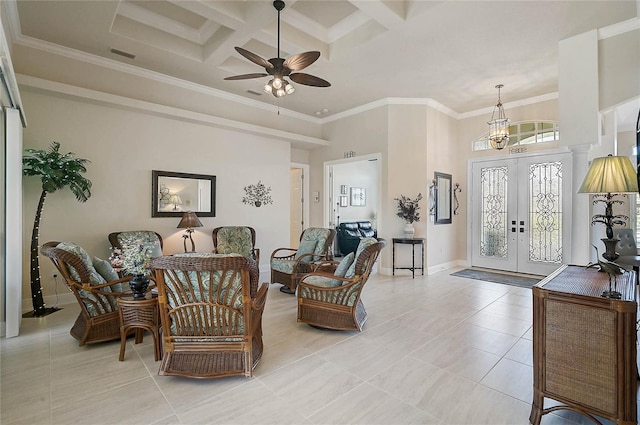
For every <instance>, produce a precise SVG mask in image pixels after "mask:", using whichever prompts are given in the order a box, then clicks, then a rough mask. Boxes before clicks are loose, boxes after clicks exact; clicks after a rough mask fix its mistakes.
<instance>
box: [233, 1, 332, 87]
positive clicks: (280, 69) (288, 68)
mask: <svg viewBox="0 0 640 425" xmlns="http://www.w3.org/2000/svg"><path fill="white" fill-rule="evenodd" d="M273 7H274V8H275V9H276V10H277V11H278V57H276V58H271V59H269V60H266V59H263V58H262V57H260V56H258V55H256V54H255V53H252V52H250V51H248V50H246V49H243V48H242V47H236V48H235V49H236V51H237V52H238V53H240V54H241V55H242V56H244V57H245V58H247V59H249V60H250V61H251V62H253V63H255V64H256V65H259V66H261V67H263V68H264V70H265V71H266V73H253V74H242V75H234V76H232V77H227V78H225V80H248V79H250V78H261V77H268V76H272V77H273V78H272V79H271V80H269V82H268V83H267V84H265V86H264V91H265V92H266V93H270V94H272V95H274V96H275V97H278V98H280V97H284V96H286V95H288V94H292V93H293V92H295V91H296V89H295V87H294V86H293V84H291V83H290V82H289V81H287V80H286V79H285V78H284V77H289V78H290V79H291V80H292V81H295V82H296V83H298V84H303V85H306V86H313V87H330V86H331V83H329V82H328V81H326V80H323V79H322V78H319V77H316V76H314V75H310V74H305V73H303V72H294V71H300V70H301V69H304V68H306V67H308V66H309V65H311V64H312V63H314V62H315V61H316V60H318V58H319V57H320V52H317V51H312V52H304V53H300V54H297V55H293V56H291V57H290V58H289V59H287V60H285V59H283V58H281V57H280V11H281V10H282V9H284V2H283V1H282V0H276V1H274V2H273Z"/></svg>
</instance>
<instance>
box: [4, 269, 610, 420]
mask: <svg viewBox="0 0 640 425" xmlns="http://www.w3.org/2000/svg"><path fill="white" fill-rule="evenodd" d="M453 271H455V270H448V271H444V272H441V273H438V274H434V275H431V276H424V277H423V276H416V278H415V279H411V276H395V277H391V276H381V275H377V276H373V277H372V278H371V279H370V281H369V282H368V283H367V285H366V286H365V289H364V292H363V300H364V302H365V305H366V306H367V310H368V313H369V320H368V322H367V323H366V325H365V328H364V331H363V332H362V333H356V332H339V331H325V330H320V329H316V328H311V327H309V326H307V325H304V324H300V323H297V322H296V299H295V297H294V296H291V295H286V294H283V293H281V292H280V291H278V288H279V286H280V285H277V284H274V285H271V287H270V290H269V296H268V301H267V305H266V309H265V314H264V325H263V326H264V341H265V350H264V355H263V358H262V360H261V362H260V364H259V365H258V367H257V368H256V370H255V376H254V377H253V378H248V379H247V378H243V377H237V378H226V379H217V380H193V379H186V378H178V377H161V376H158V375H157V370H158V364H159V363H157V362H154V360H153V347H152V345H151V341H152V338H151V337H150V336H149V335H147V336H146V337H145V340H144V342H143V343H142V344H138V345H135V344H134V343H133V340H131V339H130V340H129V342H128V344H127V351H126V356H125V361H124V362H119V361H118V352H119V342H117V341H116V342H112V343H103V344H97V345H93V346H85V347H78V344H77V341H75V340H74V339H73V338H72V337H71V336H70V335H69V329H70V327H71V325H72V323H73V320H74V319H75V316H76V315H77V313H78V308H77V307H76V306H75V305H65V306H64V309H63V310H61V311H58V312H56V313H54V314H52V315H49V316H47V317H45V318H40V319H24V320H23V326H22V333H21V335H20V336H19V337H17V338H12V339H2V340H0V343H1V349H0V355H1V357H0V361H1V373H2V374H1V381H0V384H1V387H0V388H1V400H0V401H1V405H0V408H1V414H0V415H1V416H0V423H2V424H4V425H9V424H217V423H220V424H414V423H415V424H527V423H528V418H529V412H530V403H531V399H532V360H531V352H532V348H531V345H532V342H531V338H532V330H531V323H532V300H531V290H530V289H525V288H518V287H513V286H507V285H501V284H494V283H487V282H481V281H475V280H471V279H466V278H461V277H455V276H450V273H451V272H453ZM542 423H543V424H565V425H573V424H576V423H577V424H586V423H590V422H589V421H587V420H586V419H585V418H583V417H581V416H579V415H577V414H575V413H572V412H569V411H559V412H558V413H552V414H548V415H545V416H544V417H543V421H542ZM605 423H609V422H606V421H605Z"/></svg>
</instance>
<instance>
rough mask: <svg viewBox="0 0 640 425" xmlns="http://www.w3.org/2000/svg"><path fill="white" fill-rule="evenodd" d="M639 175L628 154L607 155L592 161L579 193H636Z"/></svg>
mask: <svg viewBox="0 0 640 425" xmlns="http://www.w3.org/2000/svg"><path fill="white" fill-rule="evenodd" d="M636 192H638V177H637V175H636V170H635V169H634V167H633V164H631V160H630V159H629V158H628V157H626V156H611V155H609V156H605V157H602V158H596V159H594V160H593V162H591V166H590V167H589V170H588V171H587V175H586V176H585V178H584V181H583V182H582V186H580V189H579V190H578V193H636Z"/></svg>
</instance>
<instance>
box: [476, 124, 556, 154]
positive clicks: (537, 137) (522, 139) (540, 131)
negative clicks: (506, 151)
mask: <svg viewBox="0 0 640 425" xmlns="http://www.w3.org/2000/svg"><path fill="white" fill-rule="evenodd" d="M488 138H489V132H488V131H487V132H486V133H484V134H483V135H482V136H480V137H479V138H477V139H476V140H474V142H473V150H474V151H484V150H489V149H492V148H491V145H490V144H489V140H488ZM558 140H560V134H559V131H558V123H557V122H556V121H523V122H518V123H514V124H511V125H510V126H509V144H508V145H507V146H520V145H530V144H533V143H547V142H557V141H558Z"/></svg>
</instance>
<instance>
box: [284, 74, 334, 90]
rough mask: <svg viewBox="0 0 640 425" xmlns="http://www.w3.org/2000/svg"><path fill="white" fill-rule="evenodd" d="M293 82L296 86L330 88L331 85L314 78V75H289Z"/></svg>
mask: <svg viewBox="0 0 640 425" xmlns="http://www.w3.org/2000/svg"><path fill="white" fill-rule="evenodd" d="M289 78H291V79H292V80H293V81H295V82H296V83H298V84H304V85H305V86H314V87H331V83H330V82H328V81H327V80H323V79H322V78H319V77H316V76H314V75H309V74H305V73H303V72H297V73H295V74H291V75H289Z"/></svg>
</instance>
